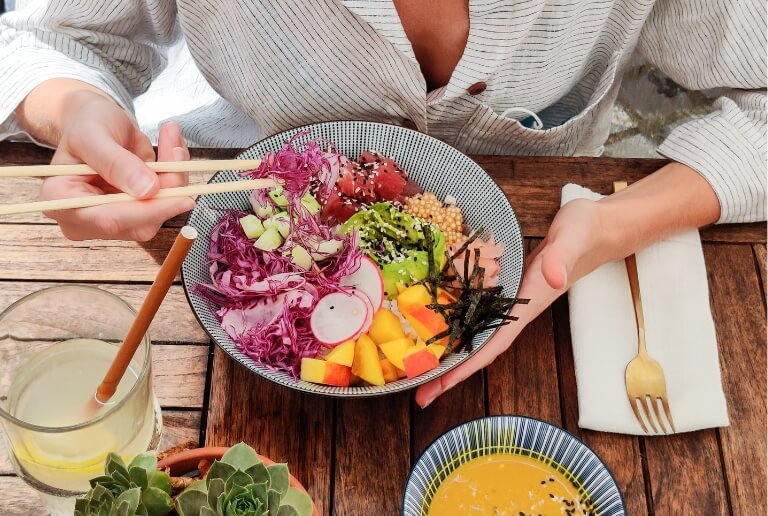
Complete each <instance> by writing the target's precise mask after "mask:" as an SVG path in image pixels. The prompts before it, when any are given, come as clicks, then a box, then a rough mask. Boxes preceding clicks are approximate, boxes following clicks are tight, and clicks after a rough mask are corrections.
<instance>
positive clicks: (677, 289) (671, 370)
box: [562, 184, 728, 435]
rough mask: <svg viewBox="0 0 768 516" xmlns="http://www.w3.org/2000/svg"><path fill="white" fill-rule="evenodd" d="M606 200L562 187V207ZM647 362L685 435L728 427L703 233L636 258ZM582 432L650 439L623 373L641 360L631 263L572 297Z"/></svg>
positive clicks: (604, 270)
mask: <svg viewBox="0 0 768 516" xmlns="http://www.w3.org/2000/svg"><path fill="white" fill-rule="evenodd" d="M601 197H602V196H601V195H599V194H596V193H594V192H592V191H591V190H588V189H586V188H583V187H581V186H578V185H574V184H569V185H566V186H565V187H563V191H562V204H565V203H567V202H568V201H570V200H573V199H576V198H587V199H593V200H597V199H600V198H601ZM637 269H638V276H639V278H640V292H641V298H642V301H643V314H644V316H645V331H646V346H647V348H648V354H649V355H650V356H651V357H653V358H655V359H656V360H657V361H658V362H659V363H660V364H661V366H662V367H663V368H664V373H665V376H666V381H667V395H668V397H669V405H670V410H671V412H672V417H673V419H674V422H675V427H676V429H677V431H678V432H689V431H693V430H699V429H702V428H711V427H720V426H728V409H727V407H726V403H725V395H724V394H723V387H722V382H721V377H720V362H719V359H718V350H717V340H716V337H715V325H714V322H713V320H712V313H711V312H710V307H709V289H708V285H707V272H706V269H705V267H704V254H703V252H702V248H701V240H700V239H699V233H698V231H690V232H688V233H685V234H682V235H679V236H676V237H674V238H670V239H668V240H664V241H662V242H659V243H657V244H654V245H652V246H650V247H648V248H646V249H643V250H641V251H639V252H638V253H637ZM568 303H569V305H570V317H571V340H572V342H573V358H574V363H575V367H576V384H577V387H578V399H579V426H580V427H582V428H589V429H592V430H599V431H604V432H617V433H624V434H637V435H645V433H644V432H643V430H642V428H641V427H640V425H639V424H638V422H637V420H636V419H635V416H634V414H633V413H632V408H631V407H630V405H629V402H628V401H627V394H626V387H625V384H624V369H625V367H626V365H627V363H629V361H630V360H632V358H634V356H635V354H636V353H637V325H636V322H635V312H634V307H633V304H632V296H631V294H630V291H629V280H628V279H627V270H626V267H625V266H624V261H623V260H621V261H618V262H613V263H608V264H605V265H603V266H602V267H600V268H599V269H597V270H595V271H594V272H592V273H591V274H589V275H588V276H586V277H584V278H582V279H581V280H579V281H578V282H577V283H576V284H575V285H573V286H572V287H571V289H570V291H569V293H568Z"/></svg>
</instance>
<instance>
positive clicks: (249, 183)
mask: <svg viewBox="0 0 768 516" xmlns="http://www.w3.org/2000/svg"><path fill="white" fill-rule="evenodd" d="M260 164H261V160H258V159H253V160H240V159H233V160H223V159H221V160H197V161H152V162H148V163H147V164H146V165H147V166H148V167H149V168H150V169H152V170H154V171H155V172H177V173H178V172H212V171H216V170H253V169H255V168H258V167H259V165H260ZM95 174H97V172H96V171H95V170H94V169H92V168H91V167H89V166H88V165H32V166H11V167H0V180H2V179H3V178H8V177H51V176H88V175H95ZM276 185H277V183H276V182H275V181H274V180H272V179H248V180H242V181H229V182H224V183H208V184H204V185H191V186H178V187H175V188H162V189H161V190H160V191H159V192H158V193H157V195H155V196H154V197H152V198H153V199H163V198H168V197H194V196H197V195H206V194H215V193H225V192H239V191H243V190H258V189H261V188H271V187H274V186H276ZM135 200H136V198H135V197H133V196H131V195H128V194H126V193H118V194H107V195H92V196H88V197H72V198H69V199H55V200H51V201H35V202H27V203H19V204H6V205H4V206H0V216H2V215H14V214H18V213H31V212H37V211H56V210H69V209H73V208H87V207H89V206H100V205H102V204H111V203H115V202H126V201H135Z"/></svg>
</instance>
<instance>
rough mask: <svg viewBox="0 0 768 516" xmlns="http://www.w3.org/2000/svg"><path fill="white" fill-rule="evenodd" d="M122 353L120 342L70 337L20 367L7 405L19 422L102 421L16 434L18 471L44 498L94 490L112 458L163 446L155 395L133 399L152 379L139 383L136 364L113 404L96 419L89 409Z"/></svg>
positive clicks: (142, 394) (45, 424) (141, 394)
mask: <svg viewBox="0 0 768 516" xmlns="http://www.w3.org/2000/svg"><path fill="white" fill-rule="evenodd" d="M117 349H118V348H117V343H108V342H103V341H100V340H96V339H72V340H67V341H63V342H59V343H57V344H53V345H50V346H48V347H47V348H45V349H43V350H42V351H40V352H38V353H36V354H34V355H32V356H31V357H30V358H29V360H27V362H26V363H24V364H22V365H21V367H19V368H18V369H17V370H16V374H15V377H14V380H13V383H12V385H11V388H10V389H9V391H8V396H7V400H6V401H5V403H4V405H5V408H6V410H7V411H8V412H9V413H11V414H12V415H13V416H15V417H16V418H18V419H20V420H22V421H25V422H26V423H29V424H31V425H38V426H41V427H47V428H66V427H77V426H78V425H80V424H81V423H84V422H86V421H88V420H94V419H95V421H93V423H92V424H88V425H86V426H83V427H81V428H76V429H73V430H71V431H65V432H60V433H56V432H34V431H30V430H28V429H27V430H25V431H23V432H14V431H11V432H10V434H11V435H10V437H11V439H12V440H14V441H15V443H14V452H15V453H14V455H15V457H14V458H15V460H16V462H17V464H16V466H17V467H18V468H20V470H21V473H22V476H23V477H25V479H27V480H28V481H31V482H33V483H39V485H38V486H37V487H38V488H39V489H40V490H41V491H42V492H43V493H45V492H46V491H51V494H58V495H65V497H66V494H67V493H82V492H84V491H87V490H88V489H89V487H90V486H89V484H88V480H89V479H91V478H93V477H96V476H99V475H101V474H103V468H104V459H105V457H106V455H107V453H109V452H114V453H117V454H119V455H121V456H123V458H124V459H126V461H128V460H130V459H131V458H132V457H133V456H135V455H137V454H139V453H141V452H144V451H147V450H148V449H153V448H155V447H156V445H157V439H158V437H159V429H160V425H161V422H160V418H161V415H160V409H159V406H158V405H157V402H156V401H155V399H154V396H152V394H151V392H134V393H132V394H131V396H130V397H128V396H127V395H128V394H129V392H130V391H131V389H132V388H133V389H139V390H140V389H151V387H150V386H151V383H150V382H143V383H142V382H137V378H138V375H139V372H140V371H141V367H139V365H138V364H137V363H132V364H131V367H129V369H128V370H127V372H126V375H125V376H124V377H123V379H122V381H121V382H120V384H119V386H118V388H117V391H116V393H115V395H114V396H113V398H112V399H111V400H110V402H109V404H108V405H105V406H103V407H102V408H101V409H100V410H99V411H98V412H96V413H95V414H94V413H93V412H89V410H88V405H89V402H90V400H91V399H92V398H93V394H94V392H95V389H96V387H97V386H98V385H99V382H100V381H101V380H102V378H103V377H104V374H105V373H106V371H107V369H108V368H109V365H110V363H111V362H112V359H113V358H114V356H115V353H116V351H117ZM148 400H151V402H149V403H148ZM110 408H112V409H113V410H110ZM57 491H61V493H57ZM70 502H71V500H70ZM72 503H73V502H72ZM49 504H50V501H49ZM67 505H70V504H69V503H67Z"/></svg>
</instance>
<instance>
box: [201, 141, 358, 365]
mask: <svg viewBox="0 0 768 516" xmlns="http://www.w3.org/2000/svg"><path fill="white" fill-rule="evenodd" d="M298 136H301V134H299V135H297V136H296V137H298ZM296 137H294V138H292V139H291V140H290V141H288V142H286V144H285V146H283V148H282V149H281V150H280V151H278V152H277V153H274V154H272V153H270V154H267V155H266V156H265V157H264V159H263V161H262V165H261V167H259V169H258V170H256V171H253V172H251V173H249V175H251V176H252V177H273V178H275V179H279V180H282V181H283V182H284V194H285V196H286V197H287V199H288V201H289V205H288V208H287V211H288V214H289V219H290V225H291V229H290V233H289V234H288V238H287V239H286V240H285V242H284V244H283V246H282V247H280V248H278V249H276V250H275V251H271V252H264V251H261V250H260V249H257V248H255V247H254V246H253V241H251V240H249V239H248V237H246V235H245V232H244V231H243V228H242V226H241V225H240V222H239V219H240V218H241V217H243V216H245V215H247V214H248V213H247V212H245V211H240V210H222V217H221V219H220V221H219V222H218V223H217V224H216V226H215V227H214V228H213V230H212V231H211V238H210V246H209V250H208V264H209V267H210V275H211V283H210V284H199V285H197V286H196V287H195V291H196V292H197V293H198V294H199V295H201V296H203V297H204V298H206V299H208V300H209V301H211V302H213V303H215V304H216V305H218V306H219V307H220V308H219V309H218V311H217V315H218V317H219V319H220V321H221V325H222V328H223V329H224V331H226V332H227V334H228V335H229V336H230V337H231V338H232V340H233V341H234V342H235V343H236V344H237V345H238V347H239V348H240V349H241V350H242V351H243V353H245V354H246V355H248V356H249V357H251V358H252V359H253V360H255V361H256V362H259V363H262V364H264V365H266V366H268V367H270V368H273V369H276V370H281V371H288V372H290V373H292V374H293V375H294V376H297V375H298V373H299V368H300V364H301V359H302V358H304V357H316V356H317V355H318V353H319V352H320V351H321V348H322V344H321V343H320V342H318V341H317V340H316V339H315V338H314V336H313V334H312V331H311V329H310V327H309V319H310V315H311V314H312V310H313V309H314V307H315V305H316V304H317V301H318V300H319V299H320V298H321V297H323V296H325V295H326V294H328V293H330V292H335V291H339V290H346V289H345V288H344V287H341V286H340V285H339V282H340V280H341V279H342V278H343V277H344V276H347V275H349V274H351V273H352V272H354V271H356V270H357V268H358V267H359V266H360V260H361V259H362V253H361V252H360V250H359V249H358V239H357V234H356V232H350V233H349V234H346V235H339V234H336V233H335V232H334V231H332V229H331V228H330V227H329V226H327V225H325V224H322V223H321V222H320V221H319V219H318V218H317V217H316V216H314V215H312V214H311V213H310V212H309V211H308V210H307V209H306V208H305V207H304V206H303V205H302V204H301V198H302V196H303V195H304V194H305V193H306V192H307V190H308V188H309V186H310V184H311V183H312V182H319V183H320V184H322V185H323V186H324V187H325V188H324V189H325V190H327V191H329V192H330V191H331V189H332V187H333V185H334V184H335V181H336V179H337V178H338V173H339V166H340V163H343V160H345V159H346V158H345V157H344V156H341V155H339V154H334V153H330V152H321V151H320V147H319V145H318V143H317V142H316V141H310V142H308V143H307V144H306V145H305V146H304V147H303V150H297V149H296V148H294V147H293V142H294V140H295V138H296ZM252 198H253V199H254V201H255V202H257V203H258V205H261V206H263V205H265V203H271V202H272V201H271V200H270V198H269V196H268V195H267V192H266V191H265V190H256V191H254V192H253V193H252ZM328 240H338V241H339V242H340V243H341V248H340V250H339V251H338V252H337V253H336V254H334V255H332V256H328V257H327V258H326V259H323V260H321V261H319V262H316V263H314V264H313V267H312V269H310V270H309V271H305V270H303V269H301V268H299V267H298V266H296V265H295V264H294V263H293V261H292V260H291V253H290V250H291V248H292V247H293V246H295V245H301V246H302V247H304V248H305V249H307V250H310V251H311V250H313V249H315V248H316V246H317V244H318V243H319V242H323V241H328Z"/></svg>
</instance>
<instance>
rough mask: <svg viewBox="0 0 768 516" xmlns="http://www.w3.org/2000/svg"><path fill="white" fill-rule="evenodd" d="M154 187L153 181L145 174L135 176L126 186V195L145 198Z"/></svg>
mask: <svg viewBox="0 0 768 516" xmlns="http://www.w3.org/2000/svg"><path fill="white" fill-rule="evenodd" d="M154 187H155V180H154V179H153V178H152V177H151V176H148V175H147V174H146V173H145V172H140V173H138V174H135V175H134V176H133V178H132V179H131V182H130V184H129V185H128V193H129V194H131V195H133V196H134V197H145V196H146V195H147V194H148V193H149V192H150V191H151V190H152V189H153V188H154Z"/></svg>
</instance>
